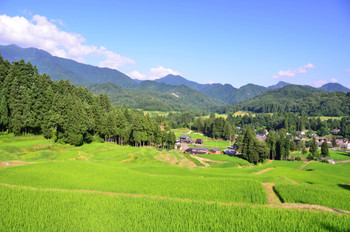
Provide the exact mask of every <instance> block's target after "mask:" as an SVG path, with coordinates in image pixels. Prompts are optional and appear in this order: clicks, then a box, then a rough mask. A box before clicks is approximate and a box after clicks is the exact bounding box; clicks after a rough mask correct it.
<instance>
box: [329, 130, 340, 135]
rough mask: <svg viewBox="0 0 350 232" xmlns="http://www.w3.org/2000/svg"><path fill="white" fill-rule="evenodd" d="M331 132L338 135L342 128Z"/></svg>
mask: <svg viewBox="0 0 350 232" xmlns="http://www.w3.org/2000/svg"><path fill="white" fill-rule="evenodd" d="M331 133H332V134H333V135H337V134H339V133H340V129H334V130H331Z"/></svg>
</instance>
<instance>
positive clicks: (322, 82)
mask: <svg viewBox="0 0 350 232" xmlns="http://www.w3.org/2000/svg"><path fill="white" fill-rule="evenodd" d="M337 82H338V80H337V79H335V78H331V79H330V80H329V81H326V80H315V81H311V82H307V83H305V84H306V85H311V86H314V87H321V86H322V85H325V84H327V83H337Z"/></svg>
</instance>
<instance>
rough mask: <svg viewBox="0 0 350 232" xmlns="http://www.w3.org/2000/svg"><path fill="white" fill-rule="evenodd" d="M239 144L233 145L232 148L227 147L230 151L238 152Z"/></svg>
mask: <svg viewBox="0 0 350 232" xmlns="http://www.w3.org/2000/svg"><path fill="white" fill-rule="evenodd" d="M237 148H238V147H237V144H232V145H231V146H229V147H227V149H229V150H237Z"/></svg>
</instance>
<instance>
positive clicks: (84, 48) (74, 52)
mask: <svg viewBox="0 0 350 232" xmlns="http://www.w3.org/2000/svg"><path fill="white" fill-rule="evenodd" d="M54 23H57V24H59V25H60V24H62V21H60V20H57V19H53V20H50V21H48V20H47V18H46V17H45V16H40V15H34V16H33V17H32V19H31V20H27V19H26V18H24V17H20V16H15V17H10V16H7V15H0V44H17V45H19V46H22V47H35V48H39V49H43V50H45V51H47V52H49V53H51V54H52V55H54V56H59V57H63V58H69V59H74V60H76V61H79V62H83V61H84V58H85V57H87V56H97V57H101V59H103V61H101V62H100V66H101V67H109V68H115V69H116V68H118V67H120V66H123V65H126V64H129V63H131V64H134V63H135V62H134V61H133V60H132V59H130V58H127V57H123V56H121V55H118V54H116V53H114V52H112V51H108V50H107V49H106V48H104V47H102V46H101V47H99V48H98V47H96V46H93V45H84V44H83V43H84V42H85V41H86V40H85V38H84V37H83V36H82V35H80V34H77V33H72V32H66V31H63V30H61V29H60V28H58V27H57V26H56V25H55V24H54Z"/></svg>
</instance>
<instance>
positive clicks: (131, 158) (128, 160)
mask: <svg viewBox="0 0 350 232" xmlns="http://www.w3.org/2000/svg"><path fill="white" fill-rule="evenodd" d="M128 156H131V157H130V158H129V159H125V160H121V161H119V163H125V162H131V161H133V160H134V156H135V154H134V153H129V154H128Z"/></svg>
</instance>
